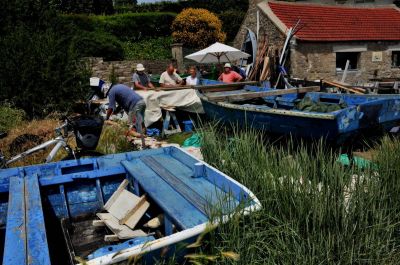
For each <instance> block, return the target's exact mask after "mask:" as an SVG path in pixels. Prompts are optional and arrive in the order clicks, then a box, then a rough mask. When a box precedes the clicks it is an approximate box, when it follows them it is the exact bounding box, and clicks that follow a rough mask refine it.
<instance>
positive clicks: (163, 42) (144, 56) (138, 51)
mask: <svg viewBox="0 0 400 265" xmlns="http://www.w3.org/2000/svg"><path fill="white" fill-rule="evenodd" d="M171 44H172V38H171V37H159V38H154V39H146V40H141V41H138V42H131V41H127V42H125V43H124V44H123V47H124V54H125V59H135V60H162V59H170V58H171Z"/></svg>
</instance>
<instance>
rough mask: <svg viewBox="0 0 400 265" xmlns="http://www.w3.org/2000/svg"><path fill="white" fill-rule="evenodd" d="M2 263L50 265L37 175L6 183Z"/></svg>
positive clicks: (6, 264) (10, 264) (8, 264)
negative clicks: (7, 190)
mask: <svg viewBox="0 0 400 265" xmlns="http://www.w3.org/2000/svg"><path fill="white" fill-rule="evenodd" d="M9 185H10V186H9V200H8V211H7V226H6V238H5V244H4V256H3V264H4V265H23V264H29V265H50V256H49V248H48V244H47V237H46V229H45V224H44V215H43V209H42V201H41V198H40V190H39V182H38V175H37V174H33V175H27V176H25V177H23V176H13V177H11V178H10V183H9Z"/></svg>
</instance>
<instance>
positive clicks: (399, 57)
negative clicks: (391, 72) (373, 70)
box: [392, 51, 400, 67]
mask: <svg viewBox="0 0 400 265" xmlns="http://www.w3.org/2000/svg"><path fill="white" fill-rule="evenodd" d="M392 67H400V51H392Z"/></svg>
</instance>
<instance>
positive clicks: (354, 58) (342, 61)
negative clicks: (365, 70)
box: [336, 52, 360, 71]
mask: <svg viewBox="0 0 400 265" xmlns="http://www.w3.org/2000/svg"><path fill="white" fill-rule="evenodd" d="M359 58H360V53H359V52H337V53H336V70H337V71H344V69H345V68H346V62H347V60H349V61H350V63H349V68H348V69H349V70H357V69H358V59H359Z"/></svg>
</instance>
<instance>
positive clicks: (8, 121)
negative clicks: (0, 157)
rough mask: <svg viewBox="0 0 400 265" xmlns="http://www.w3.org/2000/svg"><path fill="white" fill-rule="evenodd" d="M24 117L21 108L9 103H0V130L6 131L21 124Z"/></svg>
mask: <svg viewBox="0 0 400 265" xmlns="http://www.w3.org/2000/svg"><path fill="white" fill-rule="evenodd" d="M24 119H25V112H24V111H23V110H20V109H17V108H14V107H13V106H12V105H11V104H9V103H2V104H1V105H0V132H7V131H9V130H10V129H12V128H15V127H17V126H19V125H21V124H22V122H23V121H24Z"/></svg>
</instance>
